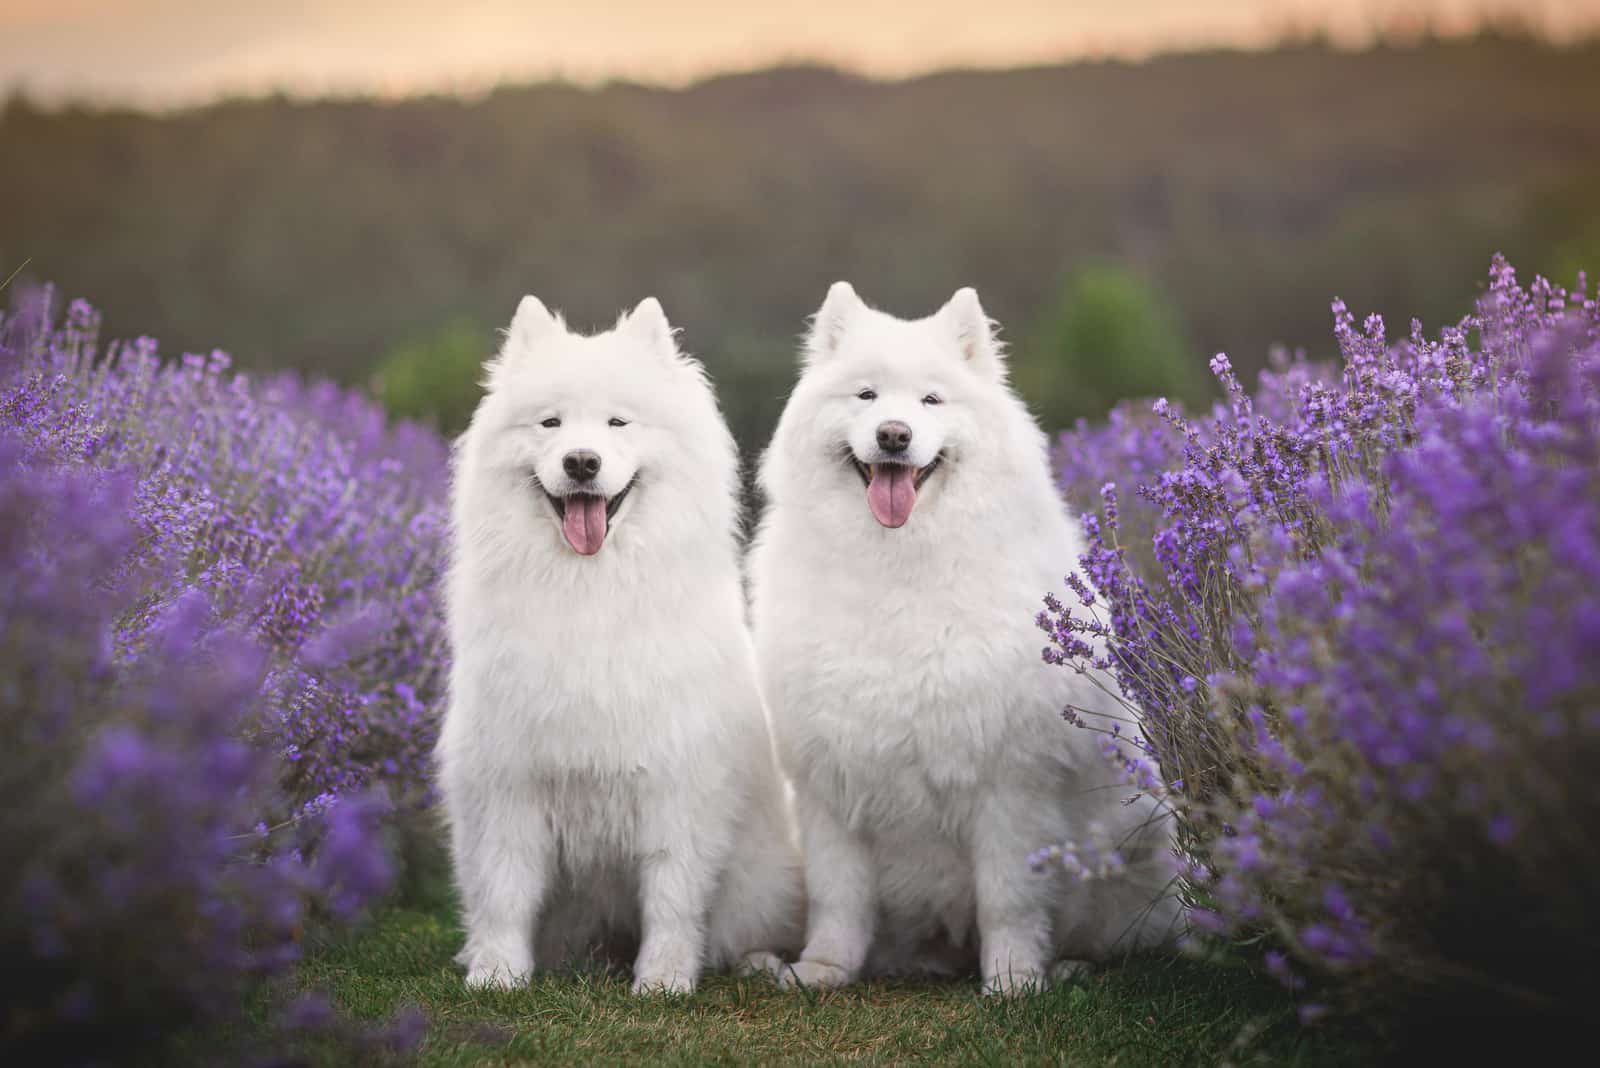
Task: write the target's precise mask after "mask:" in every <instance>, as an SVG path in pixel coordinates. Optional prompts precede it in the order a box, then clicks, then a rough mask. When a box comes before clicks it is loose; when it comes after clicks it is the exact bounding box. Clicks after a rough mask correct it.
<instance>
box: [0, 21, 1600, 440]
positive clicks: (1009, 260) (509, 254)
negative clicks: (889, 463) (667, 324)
mask: <svg viewBox="0 0 1600 1068" xmlns="http://www.w3.org/2000/svg"><path fill="white" fill-rule="evenodd" d="M1597 99H1600V43H1596V42H1590V43H1585V44H1580V45H1574V46H1570V47H1556V46H1552V45H1549V44H1545V43H1541V42H1538V41H1536V40H1533V39H1530V38H1519V37H1515V36H1506V35H1495V34H1484V35H1482V36H1479V37H1476V38H1472V39H1468V40H1450V41H1438V40H1424V41H1422V42H1421V43H1419V44H1417V45H1415V46H1407V47H1385V46H1379V47H1374V48H1371V49H1369V50H1366V51H1363V52H1346V51H1342V50H1338V49H1335V48H1332V47H1329V46H1327V45H1326V44H1321V43H1317V42H1309V43H1300V44H1295V45H1292V46H1286V47H1283V48H1280V49H1278V50H1276V51H1268V52H1248V53H1246V52H1211V53H1199V54H1191V55H1176V56H1167V57H1160V58H1156V59H1152V60H1149V61H1145V62H1139V63H1129V62H1122V61H1096V62H1083V63H1076V64H1072V65H1067V66H1056V67H1037V68H1029V69H1019V70H1011V71H996V72H983V71H951V72H946V73H941V74H935V75H929V76H926V77H920V78H915V79H911V80H908V81H903V82H875V81H870V80H867V79H863V78H858V77H854V76H851V75H848V74H843V73H839V72H837V71H832V70H823V69H815V68H791V69H779V70H768V71H761V72H756V73H751V74H741V75H733V76H727V77H719V78H713V79H710V80H708V81H705V82H702V83H700V84H698V85H694V86H691V87H689V88H686V89H652V88H645V87H641V86H638V85H629V84H613V85H609V86H605V87H601V88H598V89H585V88H577V87H573V86H569V85H561V84H546V85H537V86H529V87H522V88H506V89H501V90H498V91H495V92H493V93H490V94H488V95H486V96H483V97H478V98H456V97H427V98H419V99H409V100H401V101H361V100H325V101H317V102H296V101H292V100H287V99H284V98H281V97H273V98H265V99H259V100H249V101H230V102H223V103H219V104H216V105H214V106H210V107H206V108H201V109H195V110H190V111H181V112H176V113H172V114H169V115H160V116H156V115H147V114H139V113H133V112H119V111H96V110H89V109H66V110H59V111H45V110H41V109H39V108H37V107H35V106H32V105H30V104H29V103H28V102H27V101H26V100H24V99H22V98H20V97H14V98H13V99H12V100H11V102H10V103H9V104H8V105H7V106H6V108H5V109H4V111H3V112H0V154H3V156H4V158H5V159H6V163H7V165H6V166H5V167H0V265H6V266H5V269H6V270H9V268H10V267H11V266H15V265H16V264H18V263H21V262H22V261H23V260H25V259H27V258H28V257H32V263H31V265H30V266H29V267H28V270H27V272H26V274H27V276H28V277H31V278H34V279H54V280H55V281H57V282H59V283H60V284H61V285H62V286H63V288H64V289H65V290H66V291H67V292H68V293H70V294H74V295H77V294H82V295H84V296H87V297H90V298H92V299H93V300H94V301H95V302H96V303H97V304H99V305H101V306H102V307H103V308H104V310H105V312H106V328H107V330H108V332H110V333H112V334H139V333H149V334H153V335H156V336H158V337H160V338H161V339H162V341H163V347H164V348H166V349H168V350H169V351H170V350H174V349H199V350H208V349H210V348H211V347H213V346H221V347H224V348H226V349H228V350H229V351H231V352H232V353H233V354H234V355H235V357H236V358H237V359H238V361H239V363H240V364H241V365H243V366H246V367H250V366H256V367H261V366H288V367H295V368H299V369H302V370H312V371H315V372H318V373H323V374H327V375H331V376H333V377H335V378H337V379H340V380H342V381H345V382H354V383H364V382H370V381H371V380H372V377H373V374H374V371H375V370H376V368H377V365H378V363H379V362H380V360H381V359H382V358H383V356H384V355H385V354H386V353H389V352H391V351H392V350H394V349H395V348H397V347H399V346H403V345H406V344H407V343H408V342H411V341H414V340H415V339H427V338H429V337H433V336H435V335H438V334H440V333H441V332H442V331H444V330H445V329H446V326H445V324H451V323H454V322H456V321H458V320H459V321H461V322H463V323H469V324H471V327H472V329H474V330H476V331H478V332H479V334H480V336H482V337H483V338H485V339H486V340H487V339H492V337H493V334H492V332H493V330H495V329H496V328H499V327H502V326H504V325H505V324H506V322H507V321H508V320H509V319H510V316H511V313H512V311H513V309H514V308H515V307H516V305H517V301H518V299H519V298H520V297H521V296H522V295H523V294H525V293H536V294H538V295H539V296H540V297H541V298H543V299H544V300H545V301H546V302H547V303H548V304H550V305H551V306H552V307H556V308H560V309H562V310H563V311H564V312H565V313H566V315H567V318H568V320H569V321H570V322H572V323H573V324H575V325H576V326H579V327H594V326H605V325H608V324H610V323H611V322H613V321H615V318H616V315H617V313H618V312H619V311H620V310H622V309H623V308H627V307H631V306H632V305H633V304H635V303H636V302H637V301H638V300H639V299H640V298H642V297H644V296H647V295H655V296H657V297H659V298H660V299H661V300H662V302H663V304H664V305H665V307H666V309H667V313H668V315H669V316H670V317H671V319H672V321H673V323H674V324H675V325H677V326H679V327H681V328H682V331H683V332H682V335H681V337H682V342H683V344H684V347H685V348H686V349H687V350H689V351H691V352H693V353H694V354H696V355H697V356H699V357H701V358H702V359H704V360H705V362H706V364H707V366H708V367H709V368H710V370H711V372H712V374H713V375H714V376H715V377H716V379H717V382H718V386H719V390H720V393H721V397H722V403H723V407H724V409H725V410H726V411H727V412H728V413H729V415H730V417H731V418H732V419H733V420H734V421H735V423H736V424H737V425H736V429H737V432H738V435H739V438H740V440H741V443H742V444H743V445H745V447H746V448H747V449H749V450H754V449H755V448H758V447H759V446H761V445H763V444H764V443H765V441H766V437H767V435H768V433H769V432H770V428H771V425H772V418H773V416H774V415H775V413H776V412H777V410H778V407H779V403H780V401H781V398H782V397H783V396H784V395H785V394H786V393H787V390H788V385H789V383H790V382H791V381H792V378H793V374H794V363H795V359H794V351H795V339H796V337H797V335H798V334H799V333H800V331H801V330H803V329H804V324H805V319H806V316H808V315H810V314H811V313H813V312H814V311H815V310H816V307H817V305H818V304H819V303H820V302H821V300H822V297H823V294H824V293H825V292H826V290H827V287H828V284H829V283H830V282H833V281H834V280H835V279H839V278H846V279H849V280H851V281H852V282H854V283H855V284H856V286H857V288H858V289H859V290H860V291H861V293H862V294H863V295H864V296H865V297H866V298H867V299H868V300H869V301H871V302H873V303H875V304H878V305H879V306H881V307H883V308H885V309H886V310H889V311H892V312H895V313H897V314H901V315H924V314H927V313H928V312H931V311H932V310H933V309H935V308H937V307H938V306H939V305H940V304H941V303H943V302H944V301H945V300H946V299H947V298H948V297H949V296H950V294H951V293H953V292H954V291H955V290H956V289H958V288H959V287H961V286H963V285H974V286H976V287H978V290H979V292H980V293H981V294H982V297H983V302H984V307H985V308H986V309H987V310H988V312H989V313H990V314H991V315H992V316H994V317H995V318H997V319H998V320H999V321H1000V322H1002V323H1003V324H1005V326H1006V328H1007V336H1008V337H1010V338H1011V339H1012V340H1013V347H1014V349H1015V358H1016V359H1017V360H1018V362H1019V366H1024V365H1025V366H1028V367H1029V368H1031V369H1036V368H1037V367H1038V364H1039V363H1040V361H1041V360H1042V359H1047V358H1051V351H1060V352H1063V353H1067V354H1068V355H1075V354H1074V353H1072V352H1071V351H1070V350H1068V349H1064V348H1063V349H1059V350H1054V349H1052V350H1050V351H1047V352H1045V353H1044V354H1043V355H1036V354H1034V353H1031V352H1029V351H1027V349H1028V348H1029V346H1031V345H1032V344H1034V343H1035V339H1040V343H1044V342H1046V341H1049V336H1050V333H1051V328H1050V327H1049V325H1048V324H1049V323H1050V322H1051V320H1052V317H1054V316H1055V315H1056V314H1057V311H1058V306H1059V305H1060V304H1061V302H1062V300H1063V294H1062V291H1061V281H1062V279H1063V278H1066V277H1071V276H1072V274H1073V272H1074V271H1076V270H1077V269H1079V268H1083V267H1086V266H1088V265H1091V264H1114V265H1117V266H1119V267H1121V268H1123V269H1125V270H1127V271H1130V272H1132V273H1133V274H1135V275H1137V276H1138V277H1140V278H1143V279H1147V280H1148V281H1149V284H1150V285H1151V286H1152V287H1153V289H1152V290H1151V292H1153V294H1155V300H1156V303H1157V304H1159V305H1160V306H1161V307H1162V308H1164V309H1165V311H1166V313H1167V315H1168V316H1169V319H1170V323H1171V324H1173V325H1175V326H1176V327H1177V328H1178V329H1179V330H1181V333H1182V336H1183V337H1184V338H1185V339H1186V341H1187V344H1188V345H1189V347H1190V350H1191V352H1192V354H1193V359H1194V364H1195V366H1196V367H1197V368H1199V369H1201V373H1202V375H1203V374H1204V372H1203V368H1204V361H1205V359H1206V358H1207V357H1209V356H1210V355H1211V354H1213V353H1215V352H1218V351H1227V352H1228V353H1229V355H1230V356H1231V357H1232V359H1233V363H1234V366H1235V367H1237V368H1238V369H1239V370H1240V371H1241V372H1242V373H1244V374H1246V375H1247V376H1248V375H1249V374H1250V373H1251V372H1253V371H1254V370H1256V369H1257V368H1259V367H1260V366H1261V365H1262V364H1263V363H1264V362H1265V357H1266V353H1267V351H1268V348H1269V346H1270V345H1271V344H1273V343H1275V342H1282V343H1285V344H1287V345H1289V346H1296V345H1305V346H1308V347H1310V348H1311V350H1312V354H1313V355H1322V354H1326V345H1327V340H1326V339H1328V338H1329V336H1330V334H1329V329H1328V326H1329V314H1328V302H1329V300H1330V299H1331V298H1333V297H1334V296H1339V297H1342V298H1344V299H1345V300H1346V301H1347V302H1348V303H1349V305H1350V306H1351V308H1352V309H1354V310H1356V312H1357V314H1363V313H1365V312H1368V311H1378V312H1382V313H1386V314H1387V315H1388V316H1389V317H1390V321H1391V322H1392V323H1393V325H1394V326H1395V327H1396V328H1397V329H1400V330H1403V329H1404V327H1405V325H1406V323H1407V321H1408V319H1409V317H1410V316H1412V315H1419V316H1421V317H1422V318H1423V319H1424V320H1426V321H1428V322H1430V323H1438V322H1441V321H1453V320H1454V319H1456V318H1457V317H1459V316H1460V315H1461V314H1463V313H1464V312H1465V311H1466V310H1467V308H1466V306H1465V305H1464V304H1463V302H1462V301H1463V295H1464V294H1470V293H1471V292H1472V289H1473V286H1474V285H1475V284H1477V283H1478V281H1479V280H1480V279H1482V278H1483V276H1484V271H1485V269H1486V267H1487V264H1488V261H1489V257H1490V255H1491V254H1492V253H1493V252H1494V251H1496V250H1497V249H1498V250H1500V251H1503V252H1505V253H1506V254H1507V255H1508V256H1510V257H1511V259H1512V261H1513V262H1515V263H1517V264H1518V265H1519V266H1522V267H1523V269H1524V270H1529V271H1532V270H1542V271H1548V272H1555V271H1557V270H1566V269H1568V267H1569V266H1570V265H1571V264H1573V263H1577V262H1582V258H1583V257H1584V256H1588V257H1589V258H1590V259H1591V260H1592V256H1593V254H1592V252H1589V251H1587V248H1588V245H1589V244H1590V243H1592V240H1593V239H1592V237H1591V238H1582V237H1580V236H1579V235H1581V234H1583V233H1585V232H1587V233H1589V234H1593V227H1594V225H1595V219H1596V216H1597V214H1600V126H1597V124H1596V122H1595V118H1594V109H1593V107H1592V106H1591V105H1590V103H1589V102H1591V101H1594V100H1597ZM1574 243H1579V244H1582V245H1584V248H1581V249H1573V248H1571V246H1573V245H1574ZM1050 343H1051V344H1052V345H1053V344H1054V342H1050ZM1152 366H1154V365H1152ZM440 370H441V373H442V370H443V368H442V367H441V369H440ZM1030 373H1031V372H1030ZM467 377H468V378H469V379H471V378H476V377H477V372H476V371H472V372H471V373H470V375H468V376H467ZM1052 377H1054V376H1052V375H1051V374H1050V373H1048V372H1046V371H1039V378H1038V379H1037V381H1039V382H1040V383H1044V384H1048V383H1049V382H1050V381H1051V380H1052ZM1145 381H1146V379H1145V377H1144V375H1143V371H1141V372H1140V374H1139V375H1136V376H1135V377H1134V379H1133V385H1132V386H1130V387H1126V388H1133V387H1138V388H1141V389H1143V388H1144V382H1145ZM462 388H463V389H465V388H466V387H465V385H463V386H462ZM1025 388H1028V389H1030V390H1031V389H1033V388H1034V387H1033V386H1031V385H1029V386H1025ZM1041 388H1043V387H1041ZM1105 388H1106V390H1107V391H1108V392H1115V391H1116V390H1117V389H1120V388H1125V387H1122V386H1119V385H1117V384H1115V383H1112V382H1107V383H1105ZM1030 399H1031V400H1033V401H1035V402H1037V403H1040V404H1043V403H1044V400H1045V398H1042V397H1032V398H1030ZM1096 403H1099V402H1098V401H1097V402H1096ZM1047 407H1048V408H1049V409H1050V410H1051V412H1052V413H1053V414H1051V415H1050V416H1049V418H1050V421H1051V422H1055V421H1057V420H1058V419H1060V418H1062V417H1063V415H1061V414H1054V413H1068V412H1070V411H1072V410H1073V408H1072V407H1071V406H1066V407H1062V406H1060V402H1059V401H1054V400H1053V401H1050V402H1049V404H1048V406H1047ZM1078 410H1083V409H1082V408H1080V409H1078ZM450 418H453V417H451V416H448V415H447V414H445V413H443V412H441V419H443V420H445V425H447V426H448V425H450V424H449V419H450Z"/></svg>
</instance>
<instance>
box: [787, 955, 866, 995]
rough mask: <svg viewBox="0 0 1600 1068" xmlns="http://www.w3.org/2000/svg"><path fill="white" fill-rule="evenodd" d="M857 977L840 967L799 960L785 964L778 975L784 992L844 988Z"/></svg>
mask: <svg viewBox="0 0 1600 1068" xmlns="http://www.w3.org/2000/svg"><path fill="white" fill-rule="evenodd" d="M854 979H855V976H853V975H851V974H850V973H849V972H847V971H845V970H844V969H843V968H841V967H839V966H838V965H837V964H829V963H827V962H826V961H820V960H797V961H795V962H794V963H793V964H784V965H783V966H782V971H780V972H779V973H778V985H779V986H780V987H782V988H783V989H784V990H794V989H797V988H800V987H804V988H805V989H807V990H832V989H833V988H834V987H839V986H844V985H846V984H848V983H850V982H851V981H853V980H854Z"/></svg>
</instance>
